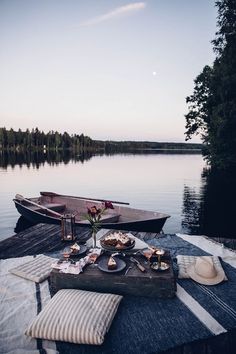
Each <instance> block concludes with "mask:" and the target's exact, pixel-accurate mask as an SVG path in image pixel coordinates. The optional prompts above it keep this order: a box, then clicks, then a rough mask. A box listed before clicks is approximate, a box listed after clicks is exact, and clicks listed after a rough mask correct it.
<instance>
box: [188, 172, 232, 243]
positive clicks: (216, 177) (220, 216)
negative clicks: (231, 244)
mask: <svg viewBox="0 0 236 354" xmlns="http://www.w3.org/2000/svg"><path fill="white" fill-rule="evenodd" d="M235 181H236V174H235V172H232V171H231V173H228V172H219V171H213V170H208V169H204V170H203V173H202V187H201V190H200V193H196V192H195V191H194V190H192V189H191V188H189V187H188V186H186V187H185V188H184V197H183V221H182V226H183V228H184V230H185V231H186V232H188V233H190V234H205V235H208V236H212V237H226V238H234V237H236V231H235V230H236V229H235V221H234V220H235V216H236V208H235V201H236V184H235Z"/></svg>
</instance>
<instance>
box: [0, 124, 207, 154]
mask: <svg viewBox="0 0 236 354" xmlns="http://www.w3.org/2000/svg"><path fill="white" fill-rule="evenodd" d="M148 149H151V150H155V149H167V150H168V149H175V150H176V149H177V150H196V149H198V150H199V149H201V144H187V143H163V142H148V141H101V140H93V139H91V138H90V137H88V136H85V135H83V134H80V135H77V134H73V135H69V134H68V133H66V132H64V133H63V134H61V133H58V132H57V131H55V132H54V131H50V132H48V133H44V132H43V131H40V130H39V129H38V128H35V129H32V130H31V131H30V130H29V129H27V130H26V131H22V130H21V129H19V130H18V131H14V130H13V129H9V130H7V129H6V128H0V150H2V151H3V150H4V151H16V152H17V151H18V152H20V151H26V150H30V151H43V150H46V151H53V150H54V151H60V150H71V151H73V152H76V153H84V152H96V151H98V152H105V153H112V152H126V151H133V150H135V151H137V150H148Z"/></svg>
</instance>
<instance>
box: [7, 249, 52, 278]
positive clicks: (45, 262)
mask: <svg viewBox="0 0 236 354" xmlns="http://www.w3.org/2000/svg"><path fill="white" fill-rule="evenodd" d="M53 262H54V263H55V258H51V257H47V256H44V255H38V256H36V257H35V258H34V259H33V260H32V261H29V262H26V263H24V264H21V265H19V266H18V267H15V268H13V269H10V272H11V273H12V274H15V275H18V276H19V277H22V278H25V279H28V280H32V281H34V282H35V283H41V282H42V281H44V280H45V279H46V278H48V277H49V275H50V273H51V270H52V268H51V264H52V263H53Z"/></svg>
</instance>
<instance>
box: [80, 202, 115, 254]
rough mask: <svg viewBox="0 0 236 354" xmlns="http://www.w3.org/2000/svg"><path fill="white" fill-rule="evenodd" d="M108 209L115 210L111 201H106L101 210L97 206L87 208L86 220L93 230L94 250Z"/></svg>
mask: <svg viewBox="0 0 236 354" xmlns="http://www.w3.org/2000/svg"><path fill="white" fill-rule="evenodd" d="M107 209H114V207H113V205H112V203H111V202H109V201H105V202H104V203H103V204H102V206H101V208H98V207H97V206H96V205H94V206H92V207H89V208H87V210H88V213H87V215H86V219H87V220H88V221H89V223H90V226H91V229H92V238H93V248H96V247H97V245H96V241H97V240H96V235H97V232H98V230H99V229H100V228H101V217H102V215H103V214H104V212H105V211H106V210H107Z"/></svg>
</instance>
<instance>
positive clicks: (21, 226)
mask: <svg viewBox="0 0 236 354" xmlns="http://www.w3.org/2000/svg"><path fill="white" fill-rule="evenodd" d="M33 225H35V224H34V223H31V222H30V221H28V220H26V219H25V218H23V216H20V217H19V219H18V220H17V222H16V226H15V228H14V232H15V233H16V234H17V233H18V232H21V231H23V230H25V229H28V228H29V227H31V226H33Z"/></svg>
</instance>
